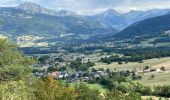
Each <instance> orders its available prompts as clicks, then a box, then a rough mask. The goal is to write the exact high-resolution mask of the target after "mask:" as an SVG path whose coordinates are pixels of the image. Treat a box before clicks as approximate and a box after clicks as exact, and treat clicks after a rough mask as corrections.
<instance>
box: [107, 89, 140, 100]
mask: <svg viewBox="0 0 170 100" xmlns="http://www.w3.org/2000/svg"><path fill="white" fill-rule="evenodd" d="M104 97H105V99H106V100H142V99H141V95H140V94H138V93H129V94H127V95H126V94H123V93H122V92H120V91H118V90H112V91H109V92H106V93H105V94H104Z"/></svg>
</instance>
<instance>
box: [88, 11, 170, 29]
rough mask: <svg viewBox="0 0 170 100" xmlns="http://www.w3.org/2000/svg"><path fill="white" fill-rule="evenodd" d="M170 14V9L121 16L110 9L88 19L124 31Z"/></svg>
mask: <svg viewBox="0 0 170 100" xmlns="http://www.w3.org/2000/svg"><path fill="white" fill-rule="evenodd" d="M169 12H170V9H153V10H148V11H134V10H132V11H129V12H127V13H124V14H121V13H119V12H117V11H116V10H114V9H108V10H106V11H105V12H103V13H100V14H97V15H94V16H90V17H87V18H88V19H91V20H97V21H99V22H101V23H102V24H103V25H104V26H109V27H113V28H116V29H118V30H122V29H124V28H126V27H127V26H129V25H131V24H133V23H135V22H138V21H142V20H145V19H148V18H152V17H156V16H161V15H166V14H167V13H169Z"/></svg>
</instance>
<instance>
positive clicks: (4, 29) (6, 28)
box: [0, 2, 116, 37]
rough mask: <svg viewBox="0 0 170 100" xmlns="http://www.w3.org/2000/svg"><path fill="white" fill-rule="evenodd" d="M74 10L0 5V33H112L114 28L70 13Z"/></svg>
mask: <svg viewBox="0 0 170 100" xmlns="http://www.w3.org/2000/svg"><path fill="white" fill-rule="evenodd" d="M74 15H75V13H74V12H69V11H64V10H62V11H58V12H55V11H52V10H49V9H46V8H44V7H41V6H39V5H36V4H33V3H28V2H26V3H23V4H20V5H19V6H18V7H5V8H3V7H2V8H0V18H2V19H3V22H4V23H3V25H2V26H1V29H0V31H1V33H3V34H5V35H10V36H13V37H18V36H23V35H38V36H46V37H53V36H56V37H59V36H61V34H62V36H63V34H64V35H67V36H69V35H70V34H71V36H72V37H73V36H80V35H89V36H95V35H96V36H97V35H99V34H108V33H109V34H113V33H115V32H116V29H114V28H111V27H104V26H103V25H102V24H101V23H99V22H97V21H90V20H87V19H85V18H84V17H82V16H76V15H75V16H74Z"/></svg>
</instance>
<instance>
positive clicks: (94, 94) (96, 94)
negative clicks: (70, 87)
mask: <svg viewBox="0 0 170 100" xmlns="http://www.w3.org/2000/svg"><path fill="white" fill-rule="evenodd" d="M75 90H76V93H77V94H78V98H77V100H102V97H101V96H100V94H101V93H100V91H99V90H97V89H90V88H89V87H88V86H87V85H86V84H84V83H79V84H76V85H75Z"/></svg>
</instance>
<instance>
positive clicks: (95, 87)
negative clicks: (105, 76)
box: [87, 83, 108, 92]
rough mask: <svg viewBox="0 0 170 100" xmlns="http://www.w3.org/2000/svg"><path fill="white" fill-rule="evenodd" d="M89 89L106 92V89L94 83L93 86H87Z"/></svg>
mask: <svg viewBox="0 0 170 100" xmlns="http://www.w3.org/2000/svg"><path fill="white" fill-rule="evenodd" d="M87 85H88V86H89V87H90V88H91V89H98V90H100V92H106V91H107V90H108V89H106V88H104V86H102V85H100V84H98V83H95V84H87Z"/></svg>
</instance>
